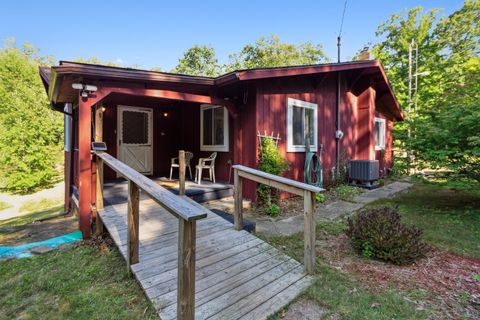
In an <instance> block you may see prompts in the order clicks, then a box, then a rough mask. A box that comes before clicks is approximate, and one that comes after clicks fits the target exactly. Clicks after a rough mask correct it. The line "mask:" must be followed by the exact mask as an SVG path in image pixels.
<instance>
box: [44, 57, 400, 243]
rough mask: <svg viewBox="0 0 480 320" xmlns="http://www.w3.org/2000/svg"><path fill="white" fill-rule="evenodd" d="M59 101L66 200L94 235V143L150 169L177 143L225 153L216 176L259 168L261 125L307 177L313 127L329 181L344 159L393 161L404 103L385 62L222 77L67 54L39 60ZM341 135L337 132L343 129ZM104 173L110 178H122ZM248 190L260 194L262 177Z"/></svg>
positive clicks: (166, 165) (174, 151)
mask: <svg viewBox="0 0 480 320" xmlns="http://www.w3.org/2000/svg"><path fill="white" fill-rule="evenodd" d="M40 76H41V78H42V80H43V82H44V85H45V88H46V89H47V92H48V97H49V99H50V101H51V104H52V107H53V108H54V109H55V110H58V111H59V112H63V113H64V114H65V183H66V192H65V203H66V206H67V207H66V209H70V206H75V207H76V210H78V213H79V217H80V229H81V230H82V231H83V232H84V235H85V236H88V235H89V233H90V225H91V221H92V219H94V217H92V212H91V211H92V206H93V205H94V204H95V201H96V200H95V177H94V174H95V168H94V166H95V163H94V162H92V156H91V142H92V141H104V142H106V145H107V148H108V151H107V152H108V153H110V154H111V155H112V156H114V157H117V158H118V159H120V160H121V161H123V162H125V163H127V164H128V165H130V166H131V167H133V168H134V169H136V170H137V171H139V172H142V173H144V174H145V175H149V176H153V177H158V176H168V174H169V170H170V164H171V158H172V157H175V156H176V155H178V150H188V151H191V152H193V154H194V158H193V162H192V169H193V170H195V164H196V163H197V160H198V158H200V157H207V156H208V155H210V154H211V153H212V152H217V154H218V156H217V158H216V164H215V175H216V178H217V180H219V181H229V179H230V172H231V165H232V164H242V165H245V166H248V167H253V168H256V167H257V155H258V149H259V143H258V137H257V134H258V133H259V132H261V133H263V132H265V131H266V132H267V133H268V134H270V133H272V132H273V134H274V135H275V136H277V135H278V137H279V138H280V140H279V149H280V152H281V154H282V155H283V156H284V157H285V158H286V159H288V160H289V161H290V162H291V169H290V171H288V172H287V173H286V174H285V176H286V177H289V178H293V179H296V180H303V165H304V161H305V141H304V140H305V139H304V137H305V135H308V136H310V137H311V140H312V141H311V144H312V146H311V149H312V150H314V151H319V150H320V149H321V148H322V149H323V153H322V155H321V160H322V164H323V169H324V177H325V179H326V180H327V181H328V177H329V174H330V173H331V171H332V167H335V166H336V165H337V163H342V162H341V161H342V159H345V160H347V159H364V160H374V159H377V160H379V161H380V170H381V174H386V172H387V169H388V168H389V167H390V166H391V163H392V134H391V133H392V125H393V122H394V121H401V120H402V119H403V115H402V111H401V109H400V107H399V104H398V102H397V100H396V98H395V95H394V93H393V91H392V89H391V87H390V84H389V82H388V79H387V77H386V75H385V72H384V70H383V67H382V65H381V63H380V62H379V61H376V60H369V61H354V62H346V63H333V64H321V65H309V66H292V67H282V68H265V69H253V70H239V71H234V72H230V73H227V74H224V75H222V76H220V77H217V78H209V77H199V76H187V75H179V74H170V73H164V72H155V71H145V70H136V69H129V68H117V67H107V66H100V65H91V64H82V63H74V62H65V61H63V62H60V65H58V66H53V67H51V68H40ZM339 131H342V132H343V137H342V138H338V135H337V134H336V133H337V132H339ZM116 178H117V177H116V175H115V174H114V172H113V171H108V170H107V169H106V171H105V179H116ZM243 194H244V196H245V197H247V198H254V196H255V185H253V184H249V183H245V184H244V190H243Z"/></svg>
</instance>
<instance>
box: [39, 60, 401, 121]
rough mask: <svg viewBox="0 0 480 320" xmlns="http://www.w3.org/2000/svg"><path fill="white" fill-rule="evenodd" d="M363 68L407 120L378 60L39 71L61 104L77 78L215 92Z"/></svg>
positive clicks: (388, 107)
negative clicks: (202, 71)
mask: <svg viewBox="0 0 480 320" xmlns="http://www.w3.org/2000/svg"><path fill="white" fill-rule="evenodd" d="M48 69H49V70H48ZM362 69H364V70H365V69H368V70H369V73H368V75H366V76H371V75H372V73H375V74H376V75H375V76H376V77H377V78H379V79H380V81H377V82H376V83H375V84H374V86H375V88H374V89H375V90H376V91H377V92H378V93H379V94H378V103H380V104H381V105H382V109H383V111H384V112H385V113H387V115H388V116H389V117H390V118H392V120H399V121H401V120H403V114H402V111H401V108H400V105H399V103H398V101H397V99H396V97H395V94H394V92H393V90H392V87H391V85H390V83H389V81H388V78H387V76H386V74H385V70H384V69H383V66H382V64H381V63H380V61H378V60H367V61H351V62H343V63H328V64H317V65H305V66H289V67H278V68H261V69H249V70H237V71H233V72H230V73H227V74H224V75H222V76H219V77H217V78H211V77H201V76H190V75H182V74H173V73H167V72H157V71H148V70H139V69H131V68H120V67H111V66H101V65H93V64H85V63H77V62H69V61H61V62H60V65H58V66H53V67H51V68H43V67H41V68H40V71H39V72H40V76H41V77H42V81H43V83H44V85H45V87H46V89H47V92H48V97H49V99H50V101H51V103H52V105H53V106H54V107H55V106H56V105H57V104H59V103H63V102H72V101H66V100H68V99H70V100H71V99H73V98H75V97H74V96H73V95H74V94H76V92H75V91H74V90H72V88H71V83H73V82H74V81H84V80H85V79H87V80H88V79H97V80H99V79H101V80H102V81H114V82H117V83H118V82H124V83H130V84H131V83H134V84H137V85H140V86H143V88H144V89H146V88H147V87H148V86H155V85H161V84H166V85H169V86H182V87H183V88H187V89H191V88H196V90H203V91H204V92H214V91H215V90H216V89H218V88H222V87H226V86H230V85H234V84H235V83H242V82H249V81H252V80H262V79H269V78H288V77H294V76H305V75H314V74H324V73H331V72H345V71H352V70H358V72H359V73H360V74H362ZM192 93H194V92H192ZM60 94H62V95H63V96H61V95H60ZM69 94H70V95H69Z"/></svg>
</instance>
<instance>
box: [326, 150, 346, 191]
mask: <svg viewBox="0 0 480 320" xmlns="http://www.w3.org/2000/svg"><path fill="white" fill-rule="evenodd" d="M349 160H350V157H349V155H348V154H347V152H346V151H345V150H344V151H342V153H341V154H340V160H339V162H338V167H339V168H338V171H337V170H336V168H335V167H334V168H332V170H331V173H330V179H329V180H330V181H329V184H328V186H327V187H328V188H335V187H338V186H342V185H345V184H347V183H348V181H349V180H348V161H349Z"/></svg>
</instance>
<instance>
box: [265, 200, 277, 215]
mask: <svg viewBox="0 0 480 320" xmlns="http://www.w3.org/2000/svg"><path fill="white" fill-rule="evenodd" d="M264 212H265V214H266V215H267V216H270V217H276V216H278V214H279V213H280V207H279V206H278V205H276V204H275V203H270V204H269V205H268V206H266V207H265V209H264Z"/></svg>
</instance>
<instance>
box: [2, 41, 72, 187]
mask: <svg viewBox="0 0 480 320" xmlns="http://www.w3.org/2000/svg"><path fill="white" fill-rule="evenodd" d="M46 62H47V61H45V60H44V59H43V58H41V57H39V56H38V54H37V50H36V49H34V48H32V47H31V46H28V45H25V46H23V48H22V49H19V48H17V47H15V46H14V44H12V43H11V42H7V44H6V45H5V47H3V48H0V179H1V181H0V184H1V188H6V189H7V190H9V191H13V192H21V193H28V192H32V191H35V190H37V189H41V188H44V187H48V186H51V185H52V184H53V183H55V182H56V181H58V178H59V177H60V175H59V171H58V170H57V168H56V165H57V164H59V163H62V162H61V161H62V159H61V155H62V152H61V149H62V148H61V143H62V133H63V124H62V119H63V116H62V115H61V114H60V113H59V112H55V111H53V110H51V109H50V105H49V101H48V98H47V95H46V94H45V88H44V87H43V85H42V81H41V80H40V77H39V75H38V65H39V64H44V63H46ZM48 63H50V62H48Z"/></svg>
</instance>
